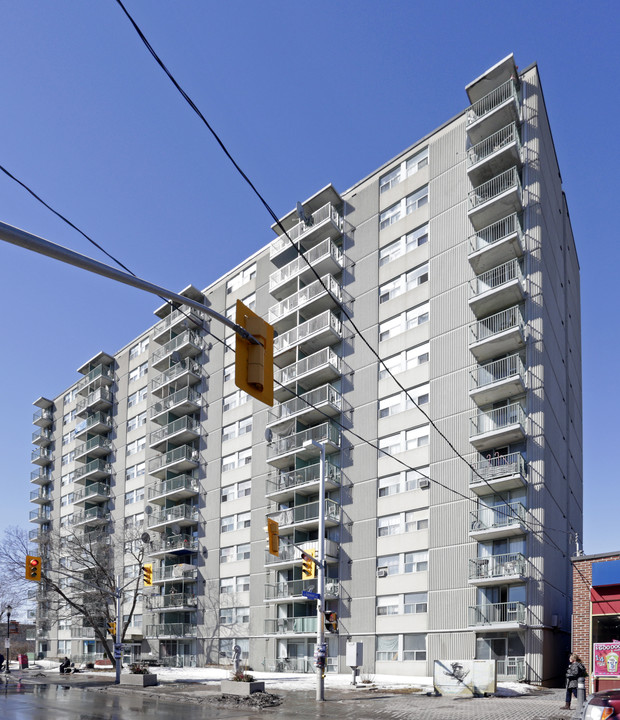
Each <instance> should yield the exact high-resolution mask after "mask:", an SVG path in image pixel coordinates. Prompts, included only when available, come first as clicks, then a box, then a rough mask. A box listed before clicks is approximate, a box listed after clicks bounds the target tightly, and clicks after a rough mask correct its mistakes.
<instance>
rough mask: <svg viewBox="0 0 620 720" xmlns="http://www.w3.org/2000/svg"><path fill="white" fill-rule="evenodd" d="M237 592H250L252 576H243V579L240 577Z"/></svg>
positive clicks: (236, 587)
mask: <svg viewBox="0 0 620 720" xmlns="http://www.w3.org/2000/svg"><path fill="white" fill-rule="evenodd" d="M235 591H236V592H250V576H249V575H241V577H238V578H237V579H236V582H235Z"/></svg>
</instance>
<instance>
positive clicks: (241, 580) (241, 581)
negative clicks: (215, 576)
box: [220, 575, 250, 622]
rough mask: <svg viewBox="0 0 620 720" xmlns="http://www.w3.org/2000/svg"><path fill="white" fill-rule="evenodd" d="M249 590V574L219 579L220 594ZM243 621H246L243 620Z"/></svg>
mask: <svg viewBox="0 0 620 720" xmlns="http://www.w3.org/2000/svg"><path fill="white" fill-rule="evenodd" d="M249 591H250V576H249V575H241V576H240V577H236V578H235V577H230V578H222V579H221V580H220V594H221V595H232V594H233V593H238V592H249ZM243 622H247V620H244V621H243Z"/></svg>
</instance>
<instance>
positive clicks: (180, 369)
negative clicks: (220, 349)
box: [151, 358, 202, 392]
mask: <svg viewBox="0 0 620 720" xmlns="http://www.w3.org/2000/svg"><path fill="white" fill-rule="evenodd" d="M201 374H202V368H201V365H200V364H199V363H197V362H196V361H195V360H191V359H190V358H186V359H185V360H182V361H181V362H178V363H176V364H175V365H173V366H172V367H170V368H168V369H167V370H164V372H162V373H160V374H159V375H156V376H155V377H154V378H153V380H152V381H151V390H152V391H153V392H155V391H157V390H160V388H162V387H163V386H165V385H168V384H169V383H171V382H174V380H177V379H178V378H180V377H182V376H183V375H193V376H195V377H196V379H197V380H198V379H199V378H200V377H201ZM187 384H190V383H189V382H188V383H187Z"/></svg>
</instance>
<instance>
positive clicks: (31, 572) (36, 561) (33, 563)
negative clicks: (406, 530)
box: [26, 555, 42, 582]
mask: <svg viewBox="0 0 620 720" xmlns="http://www.w3.org/2000/svg"><path fill="white" fill-rule="evenodd" d="M41 565H42V563H41V558H40V557H39V556H38V555H26V580H34V581H35V582H41Z"/></svg>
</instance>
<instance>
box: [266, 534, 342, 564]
mask: <svg viewBox="0 0 620 720" xmlns="http://www.w3.org/2000/svg"><path fill="white" fill-rule="evenodd" d="M318 547H319V541H318V540H314V541H310V542H304V543H300V544H299V546H297V545H292V544H290V543H285V542H281V543H280V552H279V554H278V556H277V557H275V556H274V555H271V554H270V553H269V552H268V551H265V565H273V564H275V563H278V564H279V563H297V562H298V561H301V553H302V552H309V551H311V550H314V551H315V552H318ZM339 550H340V546H339V545H338V543H336V542H334V541H333V540H327V539H326V540H325V557H326V559H327V561H328V562H329V561H330V560H336V559H337V558H338V552H339Z"/></svg>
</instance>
